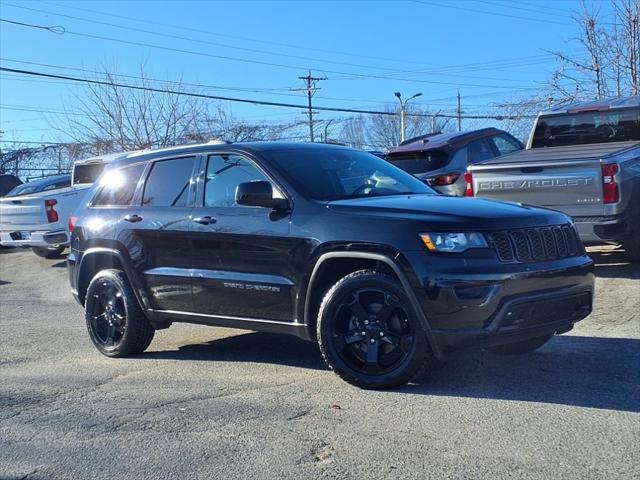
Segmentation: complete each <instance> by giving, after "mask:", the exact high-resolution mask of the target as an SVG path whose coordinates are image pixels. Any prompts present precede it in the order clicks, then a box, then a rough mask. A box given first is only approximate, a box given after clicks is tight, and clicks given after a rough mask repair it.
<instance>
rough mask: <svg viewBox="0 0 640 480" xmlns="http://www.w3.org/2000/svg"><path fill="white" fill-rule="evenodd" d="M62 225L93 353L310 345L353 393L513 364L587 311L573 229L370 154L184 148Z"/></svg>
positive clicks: (100, 189)
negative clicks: (491, 363) (475, 355)
mask: <svg viewBox="0 0 640 480" xmlns="http://www.w3.org/2000/svg"><path fill="white" fill-rule="evenodd" d="M88 198H89V199H88V203H87V204H86V206H84V207H82V208H81V210H80V211H79V212H77V213H76V216H74V217H72V218H71V219H70V222H69V223H70V229H71V230H72V237H71V254H70V255H69V259H68V266H69V277H70V281H71V286H72V289H73V293H74V296H75V297H76V299H77V300H78V301H79V302H80V303H81V304H82V305H84V307H85V310H86V322H87V327H88V330H89V335H90V337H91V340H92V341H93V343H94V344H95V346H96V347H97V348H98V350H99V351H100V352H101V353H103V354H105V355H107V356H111V357H122V356H127V355H132V354H137V353H140V352H142V351H143V350H145V349H146V348H147V347H148V346H149V344H150V342H151V340H152V338H153V335H154V332H155V330H157V329H161V328H166V327H168V326H170V325H171V324H172V323H173V322H191V323H201V324H206V325H219V326H226V327H236V328H244V329H249V330H261V331H269V332H280V333H290V334H293V335H297V336H299V337H301V338H304V339H307V340H317V341H318V343H319V344H320V349H321V351H322V354H323V356H324V358H325V360H326V362H327V364H328V365H329V367H330V368H332V369H333V370H334V371H335V372H336V373H337V374H338V375H340V377H342V378H343V379H345V380H346V381H348V382H350V383H352V384H354V385H358V386H360V387H364V388H385V387H393V386H397V385H401V384H403V383H405V382H407V381H409V380H411V379H412V377H414V376H415V375H416V374H417V373H418V372H419V371H420V370H421V368H422V367H424V366H428V364H429V360H430V359H431V358H432V357H435V358H443V357H445V356H446V355H447V354H448V353H449V352H450V351H452V350H455V349H456V348H460V347H464V346H481V347H485V348H488V349H490V350H492V351H495V352H498V353H505V354H510V353H511V354H513V353H525V352H528V351H531V350H534V349H536V348H538V347H540V346H541V345H543V344H544V343H545V342H546V341H547V340H549V339H550V338H551V337H552V336H553V335H554V334H555V333H563V332H566V331H568V330H570V329H571V328H572V326H573V324H574V323H575V322H576V321H578V320H581V319H582V318H584V317H586V316H587V315H588V314H589V313H590V312H591V304H592V297H593V273H592V262H591V260H590V259H589V257H588V256H586V254H585V252H584V250H583V248H582V246H581V244H580V242H579V241H578V239H577V237H576V233H575V231H574V228H573V226H572V224H571V221H570V219H569V217H567V216H566V215H564V214H562V213H558V212H554V211H550V210H544V209H540V208H532V207H527V206H520V205H515V204H507V203H500V202H495V201H488V200H481V199H472V198H455V197H448V196H441V195H437V194H435V192H434V191H433V190H431V189H430V188H429V187H428V186H426V185H425V184H423V183H422V182H420V181H419V180H417V179H416V178H414V177H412V176H411V175H409V174H407V173H405V172H403V171H402V170H400V169H398V168H396V167H394V166H393V165H391V164H389V163H387V162H385V161H384V160H382V159H380V158H378V157H376V156H374V155H371V154H368V153H366V152H362V151H357V150H352V149H349V148H345V147H339V146H330V145H321V144H286V143H247V144H225V145H215V144H206V145H195V146H194V145H191V146H185V147H178V148H171V149H164V150H158V151H153V152H147V153H143V154H132V155H130V156H129V157H127V158H126V159H124V160H122V161H119V162H118V163H116V164H113V165H111V166H110V167H109V168H108V169H107V170H106V171H105V172H104V173H103V175H102V177H101V179H100V180H99V181H98V182H96V186H95V187H94V188H93V191H92V193H91V194H90V196H89V197H88Z"/></svg>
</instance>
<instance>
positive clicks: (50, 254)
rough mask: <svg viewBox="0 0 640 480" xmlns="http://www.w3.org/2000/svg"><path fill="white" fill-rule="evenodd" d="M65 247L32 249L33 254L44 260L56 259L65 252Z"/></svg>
mask: <svg viewBox="0 0 640 480" xmlns="http://www.w3.org/2000/svg"><path fill="white" fill-rule="evenodd" d="M64 249H65V247H64V245H62V246H59V247H31V250H33V253H35V254H36V255H37V256H39V257H42V258H56V257H58V256H59V255H60V254H61V253H62V252H64Z"/></svg>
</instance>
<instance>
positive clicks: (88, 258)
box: [77, 247, 145, 308]
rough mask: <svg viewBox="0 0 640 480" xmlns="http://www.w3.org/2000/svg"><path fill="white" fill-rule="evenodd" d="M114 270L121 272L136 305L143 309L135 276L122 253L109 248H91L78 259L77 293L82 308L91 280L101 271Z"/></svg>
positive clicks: (143, 304)
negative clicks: (127, 282) (134, 296)
mask: <svg viewBox="0 0 640 480" xmlns="http://www.w3.org/2000/svg"><path fill="white" fill-rule="evenodd" d="M109 268H115V269H118V270H122V271H123V272H124V275H125V277H126V278H127V280H128V281H129V284H130V285H131V288H132V290H133V292H134V294H135V295H136V298H137V300H138V303H139V304H140V306H141V307H142V308H145V302H143V299H142V296H141V295H140V291H139V289H138V287H137V282H135V281H134V279H135V276H134V275H133V274H132V272H131V269H130V267H129V264H128V262H127V261H126V259H125V257H124V255H123V254H122V252H120V251H119V250H117V249H115V248H109V247H92V248H89V249H87V250H86V251H85V252H84V254H83V255H82V258H81V259H80V266H79V268H78V277H77V291H78V298H79V300H80V303H81V304H82V305H83V306H84V303H85V297H86V293H87V288H88V287H89V282H91V279H92V278H93V277H94V276H95V275H96V273H98V272H99V271H101V270H106V269H109Z"/></svg>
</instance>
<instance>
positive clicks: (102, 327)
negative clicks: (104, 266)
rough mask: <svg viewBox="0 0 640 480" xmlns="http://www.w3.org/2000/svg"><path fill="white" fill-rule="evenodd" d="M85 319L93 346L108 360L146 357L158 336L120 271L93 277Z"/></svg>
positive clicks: (100, 273) (103, 271)
mask: <svg viewBox="0 0 640 480" xmlns="http://www.w3.org/2000/svg"><path fill="white" fill-rule="evenodd" d="M85 319H86V322H87V330H88V332H89V337H90V338H91V341H92V342H93V345H94V346H95V347H96V348H97V349H98V351H99V352H100V353H102V354H103V355H106V356H107V357H127V356H129V355H136V354H138V353H142V352H144V351H145V350H146V348H147V347H148V346H149V344H150V343H151V340H153V336H154V334H155V330H154V328H153V327H152V326H151V324H150V323H149V320H148V319H147V317H146V316H145V315H144V312H143V311H142V309H141V308H140V305H139V304H138V299H137V298H136V296H135V294H134V293H133V290H132V289H131V287H130V286H129V282H128V281H127V278H126V277H125V275H124V273H123V272H122V271H120V270H114V269H109V270H102V271H101V272H98V274H96V276H95V277H93V279H92V280H91V282H90V283H89V287H88V288H87V295H86V299H85Z"/></svg>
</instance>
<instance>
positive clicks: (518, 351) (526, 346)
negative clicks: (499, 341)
mask: <svg viewBox="0 0 640 480" xmlns="http://www.w3.org/2000/svg"><path fill="white" fill-rule="evenodd" d="M551 337H553V334H551V335H544V336H542V337H536V338H530V339H529V340H523V341H522V342H516V343H507V344H506V345H496V346H493V347H488V348H487V350H489V351H490V352H491V353H495V354H497V355H523V354H525V353H529V352H533V351H534V350H537V349H538V348H540V347H541V346H543V345H544V344H545V343H547V342H548V341H549V340H551Z"/></svg>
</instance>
